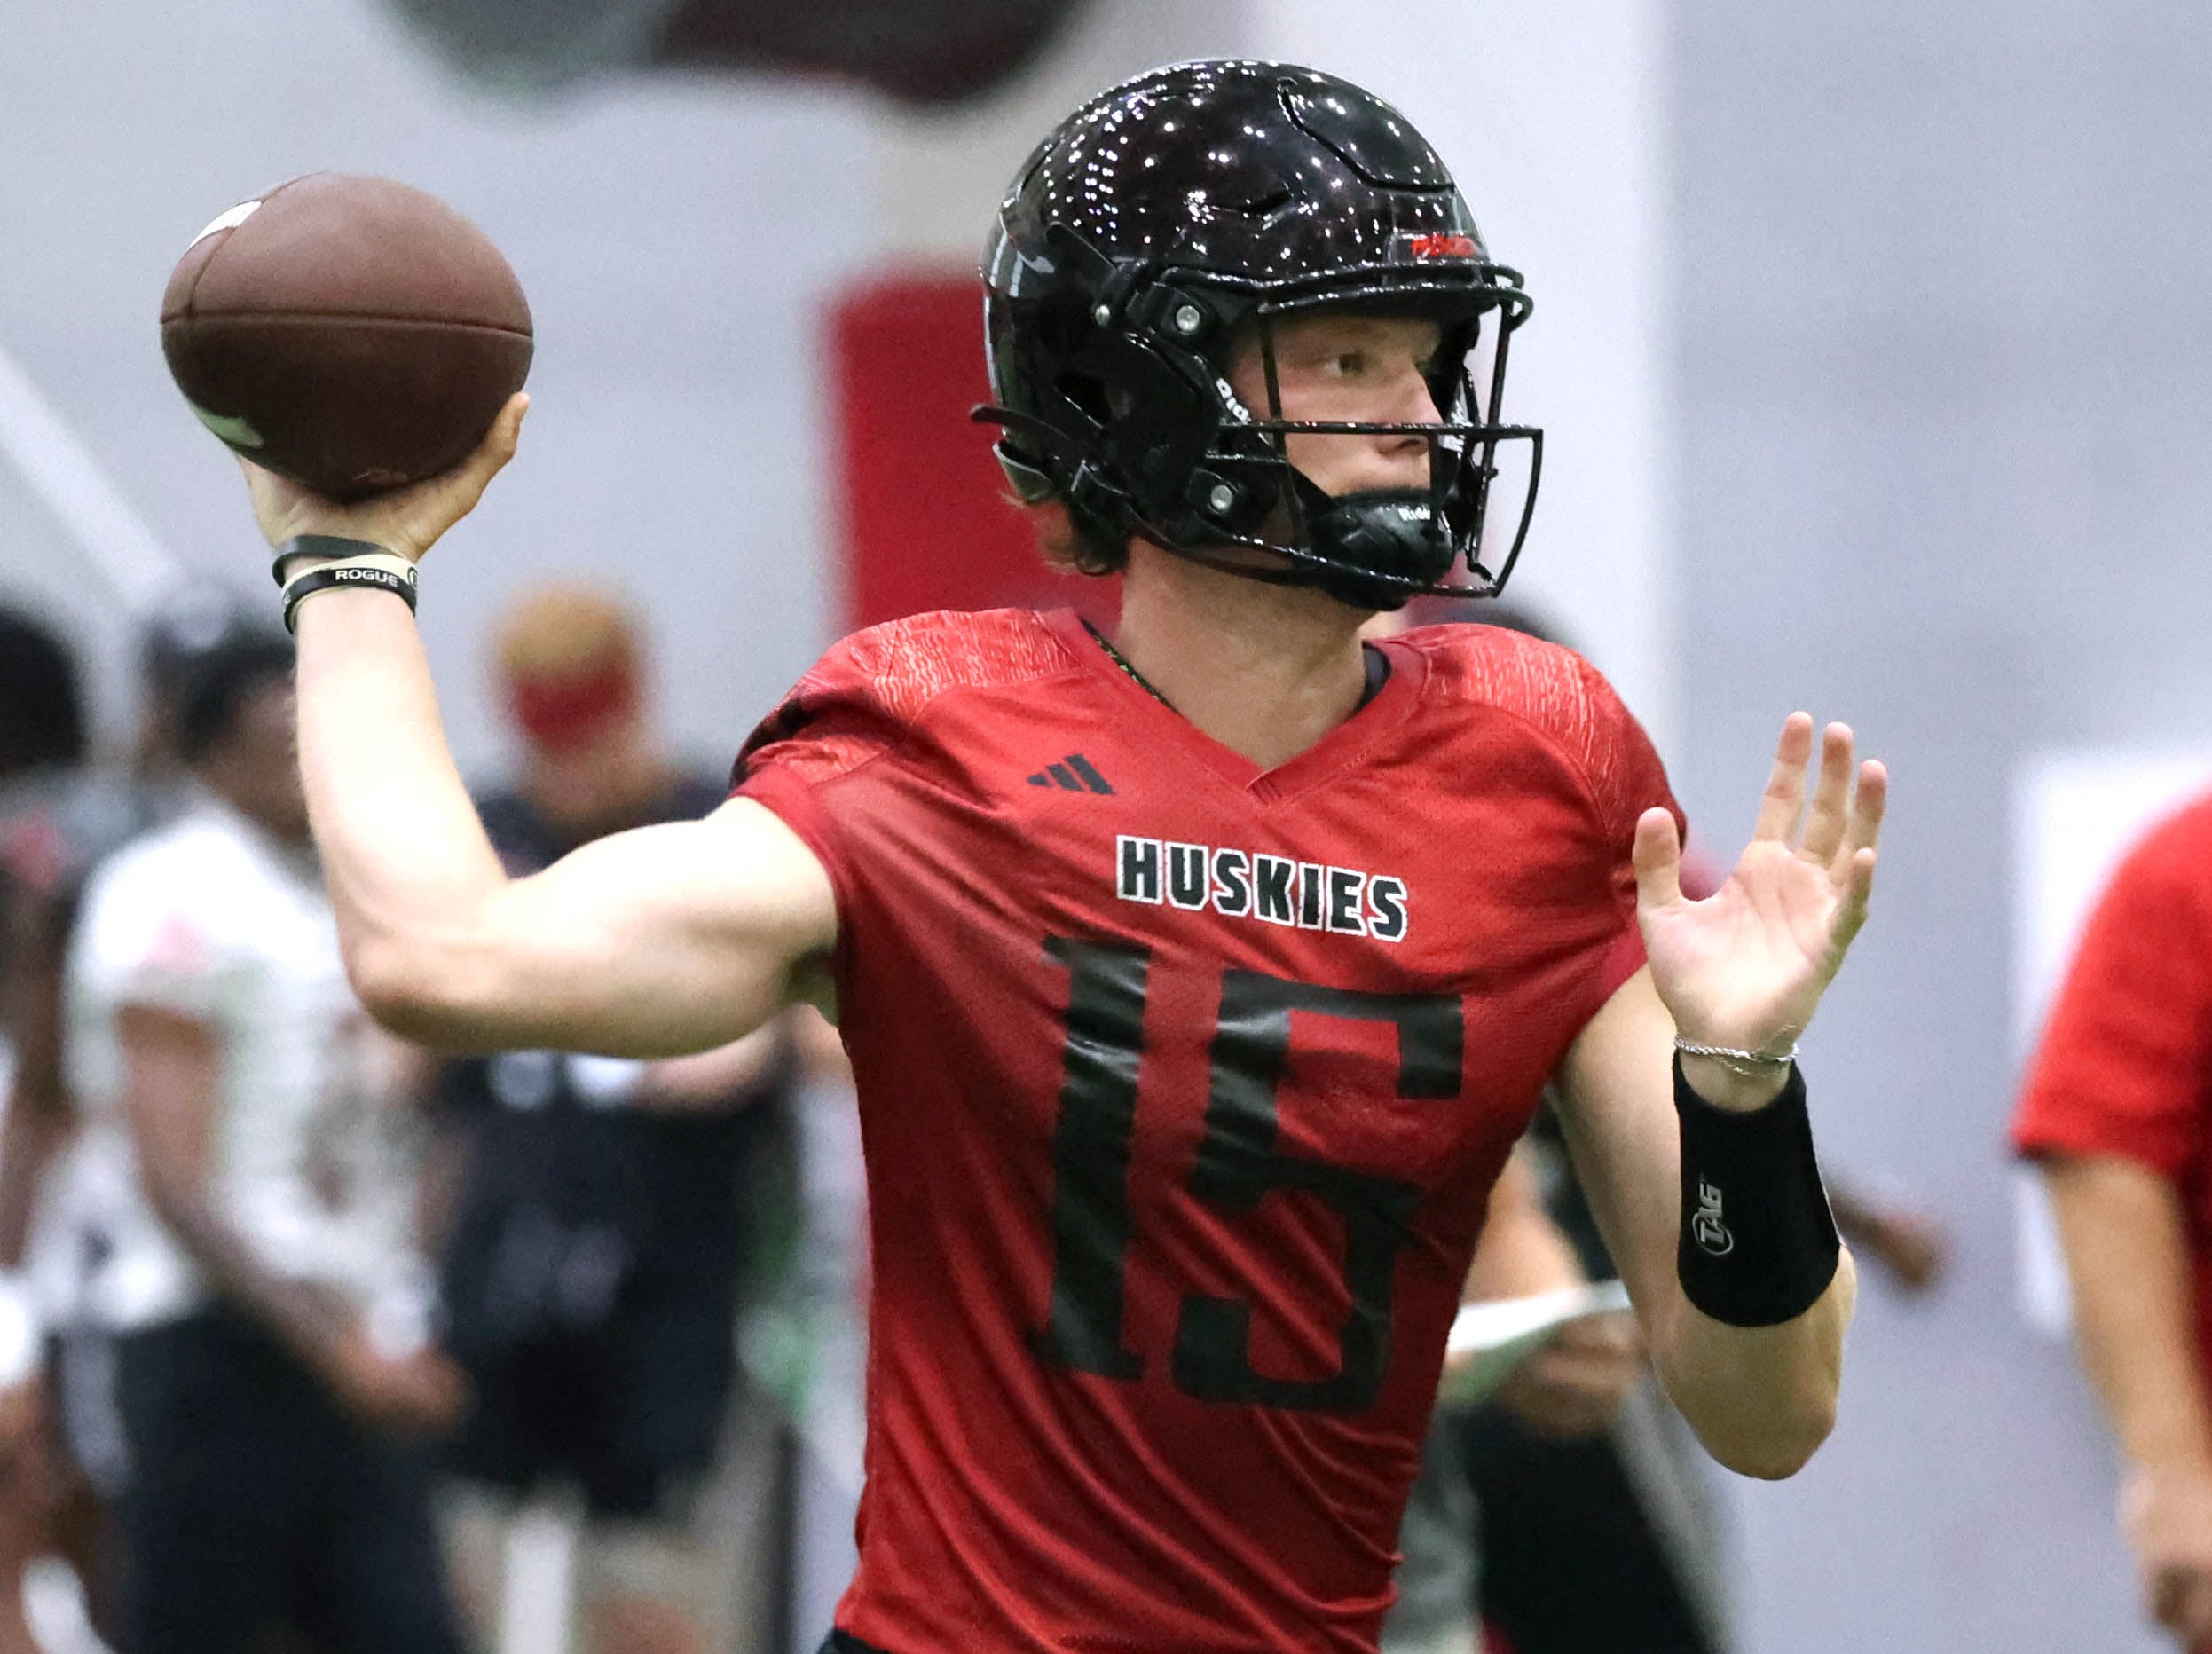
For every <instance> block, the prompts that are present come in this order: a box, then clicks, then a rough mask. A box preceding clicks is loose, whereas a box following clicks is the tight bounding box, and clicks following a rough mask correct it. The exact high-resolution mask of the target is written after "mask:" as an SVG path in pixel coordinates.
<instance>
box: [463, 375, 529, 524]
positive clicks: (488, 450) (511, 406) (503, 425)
mask: <svg viewBox="0 0 2212 1654" xmlns="http://www.w3.org/2000/svg"><path fill="white" fill-rule="evenodd" d="M529 412H530V398H529V397H528V396H527V395H526V394H524V393H523V392H522V391H520V390H517V391H516V393H515V394H514V395H513V396H511V397H509V398H508V399H507V406H504V407H502V408H501V409H500V411H499V414H498V416H497V417H496V418H494V419H493V420H492V429H490V430H487V431H486V432H484V440H483V441H482V442H480V443H478V444H477V445H476V452H475V453H471V454H470V455H469V456H468V458H467V459H466V460H463V461H461V469H460V470H459V471H458V472H457V473H456V474H455V476H454V478H453V481H454V483H455V484H457V489H458V492H460V493H461V495H462V497H463V498H465V499H466V500H468V506H469V507H474V506H475V504H476V501H477V500H480V499H482V498H483V497H484V490H485V489H486V488H488V487H490V486H491V484H492V478H493V477H497V476H498V475H499V474H500V472H501V471H503V470H505V469H507V462H508V461H509V460H511V459H513V458H514V457H515V451H516V449H517V448H518V447H520V446H521V445H522V439H523V415H524V414H527V413H529ZM464 509H466V508H464Z"/></svg>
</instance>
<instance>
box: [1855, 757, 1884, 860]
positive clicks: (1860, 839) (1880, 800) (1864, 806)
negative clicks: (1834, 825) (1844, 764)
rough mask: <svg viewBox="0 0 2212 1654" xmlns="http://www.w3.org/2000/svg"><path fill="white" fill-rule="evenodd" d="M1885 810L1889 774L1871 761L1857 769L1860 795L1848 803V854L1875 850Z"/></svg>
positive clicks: (1882, 766) (1880, 834) (1881, 766)
mask: <svg viewBox="0 0 2212 1654" xmlns="http://www.w3.org/2000/svg"><path fill="white" fill-rule="evenodd" d="M1888 809H1889V770H1888V768H1887V767H1885V765H1883V764H1881V763H1879V762H1877V761H1876V760H1873V759H1869V760H1867V761H1866V762H1865V763H1863V764H1862V765H1860V766H1859V791H1858V794H1857V796H1856V797H1854V799H1852V800H1851V825H1850V829H1849V831H1847V832H1846V834H1845V836H1844V847H1845V849H1846V851H1847V852H1848V853H1849V854H1851V855H1857V853H1858V852H1859V851H1861V850H1871V849H1872V848H1873V847H1874V845H1875V841H1876V840H1877V839H1879V838H1880V837H1881V836H1882V817H1883V815H1885V813H1886V812H1887V811H1888Z"/></svg>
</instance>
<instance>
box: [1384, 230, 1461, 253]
mask: <svg viewBox="0 0 2212 1654" xmlns="http://www.w3.org/2000/svg"><path fill="white" fill-rule="evenodd" d="M1397 247H1398V251H1399V253H1401V254H1402V255H1403V256H1405V257H1407V258H1414V259H1425V258H1472V257H1474V256H1475V238H1474V237H1473V236H1471V235H1456V234H1452V233H1448V232H1444V231H1441V230H1436V231H1431V232H1429V233H1427V234H1425V235H1412V234H1408V235H1401V236H1400V237H1398V239H1397Z"/></svg>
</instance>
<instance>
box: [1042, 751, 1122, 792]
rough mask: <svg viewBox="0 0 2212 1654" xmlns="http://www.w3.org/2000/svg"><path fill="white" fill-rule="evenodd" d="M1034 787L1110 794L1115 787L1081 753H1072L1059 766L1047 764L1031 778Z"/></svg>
mask: <svg viewBox="0 0 2212 1654" xmlns="http://www.w3.org/2000/svg"><path fill="white" fill-rule="evenodd" d="M1029 784H1030V785H1031V786H1033V787H1051V786H1057V787H1059V789H1060V791H1061V792H1097V793H1100V794H1105V793H1110V792H1113V791H1114V787H1113V785H1112V784H1111V783H1109V782H1108V781H1107V780H1106V777H1105V776H1102V775H1100V774H1099V773H1098V771H1097V770H1096V769H1094V768H1091V764H1090V760H1089V759H1087V758H1085V757H1084V756H1083V755H1082V753H1081V752H1070V753H1069V754H1068V755H1067V757H1066V758H1064V759H1062V760H1060V761H1059V763H1057V764H1047V765H1046V766H1045V767H1044V768H1043V769H1040V770H1039V771H1037V773H1036V774H1035V775H1034V776H1030V777H1029Z"/></svg>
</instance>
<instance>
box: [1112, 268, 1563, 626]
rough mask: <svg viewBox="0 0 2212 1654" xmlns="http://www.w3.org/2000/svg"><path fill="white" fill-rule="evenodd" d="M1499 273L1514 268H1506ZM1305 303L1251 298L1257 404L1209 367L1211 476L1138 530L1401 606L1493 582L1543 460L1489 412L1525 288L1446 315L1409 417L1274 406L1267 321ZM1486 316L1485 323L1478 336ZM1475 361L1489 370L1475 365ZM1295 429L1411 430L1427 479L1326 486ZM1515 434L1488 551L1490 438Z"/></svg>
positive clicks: (1505, 565)
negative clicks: (1302, 464)
mask: <svg viewBox="0 0 2212 1654" xmlns="http://www.w3.org/2000/svg"><path fill="white" fill-rule="evenodd" d="M1492 268H1493V269H1494V268H1495V267H1492ZM1490 273H1491V272H1488V271H1486V272H1485V274H1486V275H1488V274H1490ZM1499 273H1500V274H1502V275H1503V276H1504V277H1505V278H1506V279H1507V280H1508V281H1514V280H1517V278H1515V277H1514V276H1513V273H1512V272H1509V271H1507V272H1499ZM1500 285H1501V286H1502V285H1503V284H1500ZM1509 290H1510V289H1509ZM1314 308H1317V307H1316V306H1312V305H1306V306H1299V307H1292V306H1265V305H1262V306H1256V307H1255V308H1254V311H1253V312H1252V316H1251V327H1252V329H1253V334H1254V338H1255V343H1256V348H1257V350H1258V354H1259V358H1260V364H1261V368H1262V372H1263V375H1264V380H1265V384H1266V391H1267V406H1266V409H1265V411H1264V414H1263V415H1260V414H1255V413H1254V412H1253V411H1252V410H1250V409H1248V408H1247V407H1246V406H1244V404H1243V402H1242V401H1241V399H1240V398H1238V396H1237V395H1236V393H1235V391H1234V390H1232V388H1231V386H1230V385H1229V383H1228V381H1227V379H1226V377H1225V376H1224V375H1223V374H1219V373H1217V374H1216V377H1215V382H1214V388H1215V391H1216V396H1217V398H1219V400H1220V403H1221V409H1222V421H1221V425H1220V428H1219V429H1218V431H1217V434H1216V438H1215V442H1214V444H1213V445H1212V447H1211V448H1210V449H1209V451H1208V453H1207V454H1206V456H1205V459H1204V460H1203V461H1201V464H1200V470H1201V471H1202V472H1205V473H1211V474H1216V475H1217V476H1218V477H1219V478H1220V480H1219V481H1217V482H1211V483H1209V484H1208V485H1207V491H1206V495H1205V497H1203V498H1201V499H1198V500H1193V502H1192V503H1193V506H1194V508H1195V509H1194V510H1193V511H1191V512H1188V513H1184V514H1178V515H1177V516H1175V517H1172V518H1169V519H1168V520H1155V521H1151V522H1144V523H1140V524H1138V526H1137V532H1141V533H1143V534H1144V535H1145V538H1146V539H1148V540H1154V541H1155V542H1156V543H1158V544H1160V545H1161V546H1162V547H1165V548H1166V549H1168V550H1170V551H1174V552H1177V553H1178V554H1179V555H1185V556H1191V557H1194V558H1196V559H1198V560H1200V561H1202V562H1206V563H1210V564H1213V565H1214V566H1216V567H1221V568H1224V569H1228V570H1231V571H1234V572H1236V573H1240V574H1244V575H1247V576H1249V577H1252V578H1255V579H1263V580H1268V581H1271V582H1272V583H1276V584H1283V585H1300V586H1313V587H1319V589H1321V590H1323V591H1326V592H1328V593H1329V594H1330V595H1333V596H1335V597H1337V598H1340V599H1341V600H1342V601H1343V602H1345V603H1350V604H1351V605H1353V606H1354V607H1356V608H1361V609H1376V610H1393V609H1398V608H1402V607H1403V606H1404V605H1405V603H1407V602H1408V601H1409V600H1411V599H1412V598H1413V597H1416V596H1420V595H1427V594H1437V595H1450V596H1457V597H1492V596H1495V595H1497V594H1498V593H1499V591H1500V590H1501V589H1502V588H1503V587H1504V585H1505V582H1506V579H1507V577H1508V576H1509V575H1510V574H1511V572H1512V570H1513V565H1514V563H1515V560H1516V559H1517V558H1518V557H1519V555H1520V552H1521V546H1522V543H1523V540H1525V539H1526V538H1527V535H1528V526H1529V520H1530V517H1531V515H1532V513H1533V511H1534V508H1535V502H1536V485H1537V482H1538V479H1539V472H1540V468H1541V463H1542V453H1543V433H1542V432H1541V431H1539V430H1536V429H1531V428H1529V427H1526V426H1513V425H1507V424H1505V423H1504V422H1503V421H1502V419H1501V418H1500V407H1501V402H1502V397H1503V391H1504V382H1505V370H1506V358H1507V346H1508V343H1509V340H1510V338H1511V335H1512V331H1513V328H1514V327H1515V325H1516V324H1517V323H1518V321H1519V319H1520V317H1521V316H1522V315H1523V314H1525V313H1526V302H1525V300H1523V301H1520V302H1519V303H1517V304H1516V303H1514V302H1513V300H1512V299H1507V300H1503V301H1492V302H1489V303H1485V304H1484V306H1483V307H1482V308H1481V309H1480V310H1476V311H1472V312H1465V311H1463V312H1461V314H1460V316H1459V318H1458V319H1450V320H1447V321H1446V322H1445V323H1444V332H1443V336H1442V339H1441V341H1440V344H1439V349H1438V350H1437V355H1436V358H1435V359H1434V363H1433V366H1431V368H1430V369H1429V374H1428V378H1429V399H1430V401H1431V403H1432V405H1433V406H1435V407H1436V409H1437V414H1438V415H1439V419H1438V421H1436V422H1420V423H1406V422H1398V421H1367V420H1359V421H1316V420H1292V419H1288V418H1286V417H1285V416H1284V413H1283V406H1282V390H1281V382H1280V375H1279V371H1278V367H1277V360H1276V350H1275V336H1274V335H1275V326H1274V324H1275V321H1276V319H1277V318H1278V317H1280V316H1283V315H1288V314H1297V313H1300V312H1301V311H1310V310H1311V309H1314ZM1374 308H1375V309H1377V310H1379V311H1395V309H1396V308H1397V307H1394V306H1390V305H1388V304H1379V305H1376V306H1375V307H1374ZM1485 319H1490V320H1491V322H1492V325H1491V326H1490V327H1489V328H1488V331H1487V336H1485V332H1484V321H1485ZM1478 364H1479V365H1481V366H1483V367H1484V368H1486V370H1487V371H1484V372H1478V371H1477V365H1478ZM1295 436H1311V437H1344V438H1348V439H1350V438H1363V439H1372V438H1374V437H1418V438H1419V439H1420V440H1421V441H1422V442H1423V443H1424V444H1426V445H1427V447H1428V450H1429V465H1428V474H1429V481H1428V484H1427V485H1426V486H1423V487H1414V486H1408V487H1400V488H1374V489H1363V490H1359V491H1357V492H1347V493H1340V494H1334V495H1332V494H1330V493H1327V492H1325V491H1324V490H1323V489H1322V488H1321V487H1320V486H1319V484H1316V483H1315V482H1314V481H1313V480H1312V479H1311V477H1308V476H1307V475H1306V474H1305V473H1304V472H1303V471H1302V470H1300V469H1298V467H1297V465H1296V463H1295V461H1293V459H1292V458H1291V455H1290V439H1291V438H1292V437H1295ZM1514 443H1520V444H1524V445H1526V446H1525V453H1526V455H1527V464H1526V471H1525V480H1524V481H1523V483H1522V485H1521V487H1520V490H1519V494H1520V500H1519V504H1520V509H1519V513H1518V516H1517V519H1516V520H1515V524H1514V529H1513V535H1512V539H1511V540H1510V542H1509V543H1508V544H1507V547H1506V548H1505V551H1504V554H1503V555H1501V556H1500V557H1498V558H1497V559H1496V560H1495V562H1494V563H1490V562H1485V561H1484V555H1483V553H1484V523H1485V521H1486V519H1487V517H1488V514H1489V505H1490V495H1491V492H1492V484H1493V482H1494V481H1495V480H1496V478H1497V477H1498V476H1499V475H1500V464H1499V451H1500V448H1501V447H1502V446H1504V445H1508V444H1514ZM1224 488H1225V489H1226V490H1227V491H1228V492H1226V493H1225V494H1224V492H1222V490H1223V489H1224ZM1193 518H1195V519H1196V520H1195V521H1193V520H1192V519H1193ZM1232 546H1234V547H1249V548H1252V549H1255V550H1259V551H1263V552H1266V553H1268V554H1270V562H1269V563H1265V564H1258V565H1256V564H1255V563H1252V562H1251V561H1250V560H1248V559H1246V558H1242V557H1236V556H1227V557H1224V555H1223V553H1224V550H1225V549H1226V548H1227V547H1232ZM1278 559H1279V561H1275V560H1278Z"/></svg>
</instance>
